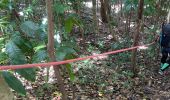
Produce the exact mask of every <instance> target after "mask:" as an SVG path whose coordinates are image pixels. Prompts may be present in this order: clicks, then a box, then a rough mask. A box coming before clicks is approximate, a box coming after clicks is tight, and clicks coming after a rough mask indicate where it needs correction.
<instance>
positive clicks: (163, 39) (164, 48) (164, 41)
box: [159, 23, 170, 75]
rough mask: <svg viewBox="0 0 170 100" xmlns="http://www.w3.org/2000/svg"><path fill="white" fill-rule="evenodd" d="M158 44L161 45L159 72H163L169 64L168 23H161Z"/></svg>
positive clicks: (169, 42) (169, 31)
mask: <svg viewBox="0 0 170 100" xmlns="http://www.w3.org/2000/svg"><path fill="white" fill-rule="evenodd" d="M160 45H161V53H162V58H161V68H160V70H159V73H160V74H161V75H163V74H164V71H165V70H166V69H167V68H168V67H169V66H170V58H169V57H168V55H170V23H168V24H165V25H164V24H163V25H162V32H161V36H160Z"/></svg>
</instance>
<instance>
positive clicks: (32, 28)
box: [20, 21, 39, 37]
mask: <svg viewBox="0 0 170 100" xmlns="http://www.w3.org/2000/svg"><path fill="white" fill-rule="evenodd" d="M20 28H21V30H22V31H23V32H24V33H26V34H27V35H28V36H29V37H35V32H36V31H37V30H38V29H39V25H38V24H36V23H34V22H32V21H25V22H24V23H22V24H21V26H20Z"/></svg>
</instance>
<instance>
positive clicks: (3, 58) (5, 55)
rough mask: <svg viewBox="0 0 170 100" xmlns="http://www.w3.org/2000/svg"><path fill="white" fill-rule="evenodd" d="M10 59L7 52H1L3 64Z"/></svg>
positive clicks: (0, 60)
mask: <svg viewBox="0 0 170 100" xmlns="http://www.w3.org/2000/svg"><path fill="white" fill-rule="evenodd" d="M7 59H8V56H7V54H6V53H5V52H0V64H3V63H5V62H6V60H7Z"/></svg>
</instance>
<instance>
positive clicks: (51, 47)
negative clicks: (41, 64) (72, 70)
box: [46, 0, 67, 100]
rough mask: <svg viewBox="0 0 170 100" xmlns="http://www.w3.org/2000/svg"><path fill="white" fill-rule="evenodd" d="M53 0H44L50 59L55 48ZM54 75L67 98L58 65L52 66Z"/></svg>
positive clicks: (65, 99) (52, 58) (52, 57)
mask: <svg viewBox="0 0 170 100" xmlns="http://www.w3.org/2000/svg"><path fill="white" fill-rule="evenodd" d="M52 5H53V0H46V7H47V15H48V16H47V17H48V45H47V46H48V53H49V58H50V61H56V59H55V49H54V21H53V20H54V19H53V12H52V11H53V10H52ZM54 71H55V76H56V78H57V81H58V85H59V89H60V91H61V93H62V99H63V100H67V93H66V90H65V87H64V81H63V79H62V76H61V74H60V68H59V66H54Z"/></svg>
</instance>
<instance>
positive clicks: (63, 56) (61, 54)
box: [56, 51, 66, 61]
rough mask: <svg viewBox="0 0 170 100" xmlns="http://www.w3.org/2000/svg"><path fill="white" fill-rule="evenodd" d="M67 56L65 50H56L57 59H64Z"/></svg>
mask: <svg viewBox="0 0 170 100" xmlns="http://www.w3.org/2000/svg"><path fill="white" fill-rule="evenodd" d="M65 56H66V53H65V52H62V51H57V52H56V59H57V61H62V60H64V58H65Z"/></svg>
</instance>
